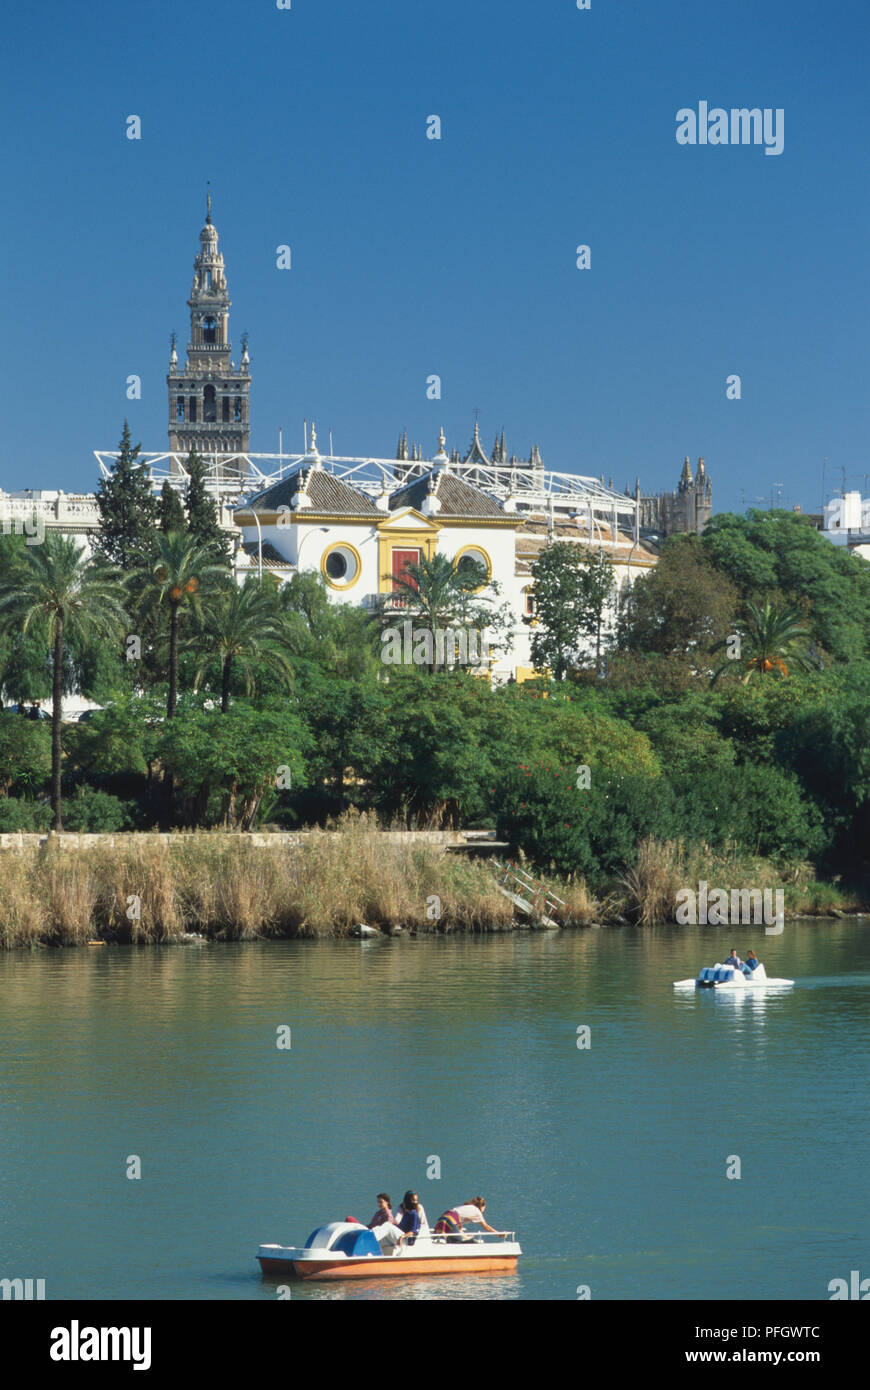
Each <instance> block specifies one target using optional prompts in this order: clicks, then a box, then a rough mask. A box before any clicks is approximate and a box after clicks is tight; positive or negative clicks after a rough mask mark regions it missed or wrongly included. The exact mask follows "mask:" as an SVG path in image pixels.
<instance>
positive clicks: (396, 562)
mask: <svg viewBox="0 0 870 1390" xmlns="http://www.w3.org/2000/svg"><path fill="white" fill-rule="evenodd" d="M392 562H393V592H394V593H395V592H396V590H397V589H398V587H399V586H398V584H397V583H396V580H397V579H399V578H401V576H402V575H403V574H404V573H405V570H406V569H407V567H408V565H419V563H420V552H419V550H394V551H392ZM407 577H408V578H409V582H410V583H412V584H414V581H413V580H412V579H410V576H407ZM416 587H417V585H416V584H414V588H415V589H416Z"/></svg>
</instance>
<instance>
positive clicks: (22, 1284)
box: [0, 1279, 45, 1300]
mask: <svg viewBox="0 0 870 1390" xmlns="http://www.w3.org/2000/svg"><path fill="white" fill-rule="evenodd" d="M34 1286H35V1290H34ZM0 1298H4V1299H6V1298H20V1299H23V1300H27V1299H42V1298H45V1280H44V1279H0Z"/></svg>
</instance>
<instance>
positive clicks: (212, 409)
mask: <svg viewBox="0 0 870 1390" xmlns="http://www.w3.org/2000/svg"><path fill="white" fill-rule="evenodd" d="M202 418H203V420H205V421H207V422H208V423H209V424H211V423H212V422H213V421H215V420H217V399H216V397H215V390H214V387H213V386H212V385H211V382H209V384H208V385H207V386H206V388H205V390H204V391H203V393H202Z"/></svg>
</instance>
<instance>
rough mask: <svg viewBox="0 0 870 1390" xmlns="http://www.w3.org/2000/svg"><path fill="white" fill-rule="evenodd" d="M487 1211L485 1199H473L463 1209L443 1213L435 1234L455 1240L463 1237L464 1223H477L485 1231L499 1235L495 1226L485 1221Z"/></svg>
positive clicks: (456, 1208)
mask: <svg viewBox="0 0 870 1390" xmlns="http://www.w3.org/2000/svg"><path fill="white" fill-rule="evenodd" d="M485 1211H486V1202H485V1200H484V1198H483V1197H472V1199H471V1201H470V1202H466V1203H465V1204H464V1205H463V1206H461V1207H451V1209H450V1211H445V1212H442V1214H441V1216H439V1218H438V1220H437V1221H436V1222H435V1234H436V1235H446V1236H452V1237H453V1238H454V1239H455V1238H457V1237H459V1236H461V1234H462V1227H463V1222H464V1221H468V1222H469V1223H472V1224H473V1223H477V1224H479V1225H481V1226H482V1227H483V1229H484V1230H485V1231H490V1232H491V1233H492V1234H493V1235H497V1234H498V1232H497V1231H496V1229H495V1227H494V1226H490V1225H488V1224H487V1222H486V1221H485V1220H484V1215H483V1213H484V1212H485Z"/></svg>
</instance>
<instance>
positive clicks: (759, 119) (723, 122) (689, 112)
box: [677, 101, 785, 154]
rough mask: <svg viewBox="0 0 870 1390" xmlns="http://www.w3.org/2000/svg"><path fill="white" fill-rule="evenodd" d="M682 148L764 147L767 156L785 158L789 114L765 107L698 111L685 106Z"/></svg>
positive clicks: (680, 120)
mask: <svg viewBox="0 0 870 1390" xmlns="http://www.w3.org/2000/svg"><path fill="white" fill-rule="evenodd" d="M677 144H678V145H762V144H763V145H764V153H765V154H782V151H783V147H784V145H785V110H784V109H783V107H781V106H777V108H776V110H773V109H772V108H771V107H770V106H765V108H764V110H762V109H761V107H759V106H753V107H747V106H739V107H738V106H732V107H731V110H730V111H726V110H725V108H724V107H722V106H713V107H712V108H711V107H709V106H708V104H707V102H706V101H699V102H698V110H697V111H694V110H693V109H692V107H690V106H683V107H681V108H680V110H679V111H678V112H677Z"/></svg>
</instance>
